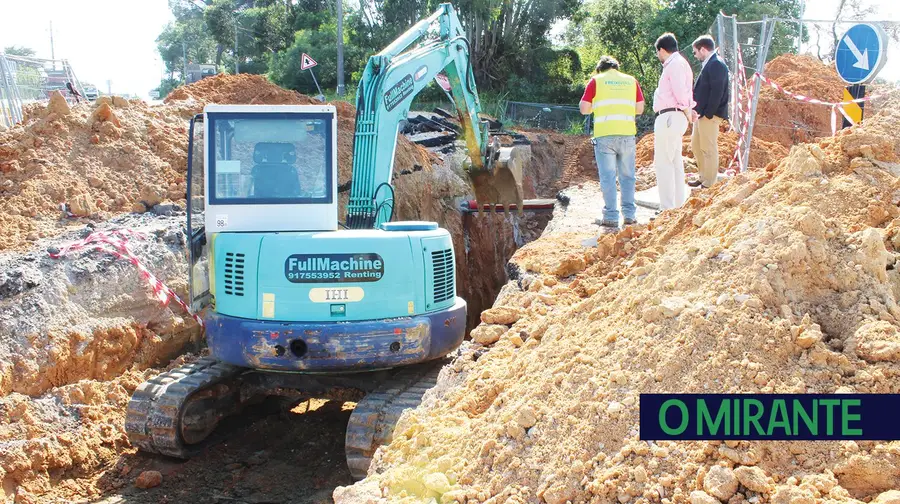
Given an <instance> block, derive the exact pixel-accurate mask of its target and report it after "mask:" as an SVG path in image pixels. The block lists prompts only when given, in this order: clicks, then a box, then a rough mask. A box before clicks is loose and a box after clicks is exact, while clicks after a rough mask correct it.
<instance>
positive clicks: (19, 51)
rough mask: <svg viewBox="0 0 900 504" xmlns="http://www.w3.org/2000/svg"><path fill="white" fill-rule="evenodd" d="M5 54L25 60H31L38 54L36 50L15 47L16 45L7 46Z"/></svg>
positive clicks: (4, 50)
mask: <svg viewBox="0 0 900 504" xmlns="http://www.w3.org/2000/svg"><path fill="white" fill-rule="evenodd" d="M3 52H4V53H6V54H7V55H8V56H22V57H23V58H31V57H33V56H34V55H35V54H37V52H35V50H34V49H32V48H30V47H25V46H14V45H13V46H6V47H5V48H4V49H3Z"/></svg>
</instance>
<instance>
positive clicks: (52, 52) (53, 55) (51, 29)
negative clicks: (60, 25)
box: [50, 21, 56, 70]
mask: <svg viewBox="0 0 900 504" xmlns="http://www.w3.org/2000/svg"><path fill="white" fill-rule="evenodd" d="M50 59H51V60H53V69H54V70H56V51H54V50H53V21H50Z"/></svg>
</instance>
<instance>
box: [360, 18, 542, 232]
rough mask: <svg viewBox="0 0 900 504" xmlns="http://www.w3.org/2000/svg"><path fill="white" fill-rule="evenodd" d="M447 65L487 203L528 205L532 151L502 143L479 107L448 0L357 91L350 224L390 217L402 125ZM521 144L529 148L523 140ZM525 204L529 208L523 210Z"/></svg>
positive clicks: (377, 58) (473, 174)
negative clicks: (526, 179)
mask: <svg viewBox="0 0 900 504" xmlns="http://www.w3.org/2000/svg"><path fill="white" fill-rule="evenodd" d="M441 72H445V73H446V75H447V80H448V81H449V83H450V97H451V99H452V101H453V103H454V105H455V106H456V110H457V117H458V119H459V122H460V125H461V127H462V130H463V136H464V138H465V142H466V147H467V149H468V151H469V156H470V163H469V164H468V165H467V167H466V171H467V174H468V176H469V178H470V180H471V181H472V184H473V186H474V188H475V194H476V198H478V201H479V203H501V204H504V206H506V205H508V204H512V203H516V204H517V205H518V207H519V208H520V209H521V207H522V198H523V196H524V195H523V189H522V164H523V163H524V162H525V161H527V158H528V155H527V154H526V153H525V152H517V153H512V152H511V150H512V149H514V148H502V149H501V148H500V145H499V142H497V141H496V140H491V139H489V137H488V128H487V121H482V120H481V119H480V118H479V117H478V114H479V112H480V110H481V103H480V101H479V99H478V92H477V90H476V87H475V79H474V76H473V72H472V65H471V61H470V46H469V42H468V40H467V39H466V36H465V31H464V30H463V28H462V25H461V24H460V22H459V18H458V17H457V15H456V11H455V10H454V9H453V6H452V5H451V4H449V3H443V4H441V5H440V7H439V8H438V9H437V10H436V11H435V12H434V13H433V14H432V15H431V16H429V17H428V18H426V19H423V20H422V21H420V22H418V23H417V24H416V25H414V26H413V27H412V28H410V29H409V30H407V32H406V33H404V34H403V35H401V36H400V37H399V38H398V39H397V40H395V41H394V42H393V43H391V44H390V45H389V46H388V47H386V48H385V49H384V50H383V51H381V52H380V53H378V54H376V55H374V56H372V57H371V58H369V61H368V63H367V65H366V68H365V70H364V72H363V75H362V78H361V79H360V83H359V87H358V88H357V92H356V109H357V110H356V134H355V135H354V146H353V174H352V177H353V178H352V180H353V184H352V187H351V191H350V201H349V207H348V209H347V227H349V228H351V229H367V228H373V227H377V226H379V225H380V224H381V223H383V222H386V221H389V220H390V218H391V214H392V204H393V201H392V190H391V188H390V183H391V174H392V171H393V163H394V151H395V148H396V138H397V130H398V128H399V125H400V122H401V120H403V119H405V118H406V116H407V114H408V113H409V107H410V104H411V103H412V101H413V99H414V98H415V96H416V95H417V94H418V93H419V92H420V91H421V90H422V89H424V88H425V86H426V85H428V84H429V83H430V82H431V80H432V79H434V78H435V77H436V76H437V75H438V74H439V73H441ZM516 150H523V149H522V148H519V149H516ZM524 150H525V151H527V148H524ZM520 211H521V210H520Z"/></svg>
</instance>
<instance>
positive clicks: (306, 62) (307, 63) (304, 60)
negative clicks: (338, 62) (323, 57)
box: [300, 53, 318, 70]
mask: <svg viewBox="0 0 900 504" xmlns="http://www.w3.org/2000/svg"><path fill="white" fill-rule="evenodd" d="M316 65H318V63H316V60H314V59H312V58H310V57H309V54H306V53H303V56H301V57H300V70H306V69H307V68H312V67H314V66H316Z"/></svg>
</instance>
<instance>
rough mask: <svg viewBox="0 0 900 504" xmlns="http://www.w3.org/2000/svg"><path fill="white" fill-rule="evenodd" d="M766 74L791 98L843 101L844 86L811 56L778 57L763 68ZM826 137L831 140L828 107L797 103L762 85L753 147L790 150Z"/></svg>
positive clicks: (829, 70)
mask: <svg viewBox="0 0 900 504" xmlns="http://www.w3.org/2000/svg"><path fill="white" fill-rule="evenodd" d="M765 74H766V77H768V78H770V79H772V80H773V81H775V82H777V83H778V84H779V85H780V86H781V87H783V88H784V89H786V90H788V91H790V92H792V93H794V94H799V95H803V96H806V97H809V98H817V99H819V100H822V101H826V102H831V103H834V102H839V101H842V100H843V97H844V91H843V90H844V87H846V85H847V84H846V83H845V82H844V81H843V80H841V78H840V77H838V75H837V71H836V70H835V69H834V66H833V65H828V64H825V63H823V62H821V61H819V60H818V59H817V58H815V57H813V56H810V55H801V56H797V55H793V54H783V55H781V56H778V57H777V58H775V59H773V60H772V61H770V62H769V63H767V64H766V69H765ZM838 120H839V121H840V117H839V118H838ZM839 125H840V124H839ZM827 136H831V107H827V106H824V105H813V104H810V103H804V102H801V101H797V100H796V99H794V98H792V97H790V96H787V95H786V94H784V93H781V92H780V91H776V90H775V89H772V88H771V87H770V86H769V85H768V84H765V83H763V85H762V87H761V88H760V95H759V102H758V104H757V109H756V122H755V124H754V126H753V140H754V143H755V141H756V140H757V139H761V140H766V141H769V142H777V143H780V144H781V145H783V146H785V147H788V148H789V147H791V146H792V145H797V144H799V143H802V142H811V141H813V140H815V139H817V138H822V137H827Z"/></svg>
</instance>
